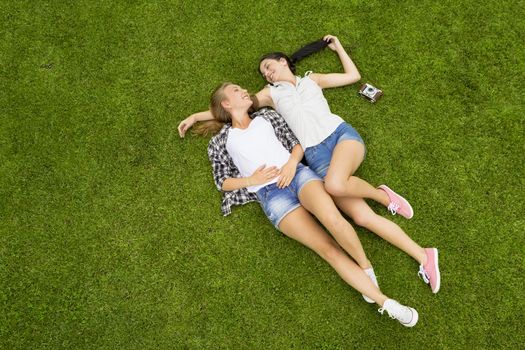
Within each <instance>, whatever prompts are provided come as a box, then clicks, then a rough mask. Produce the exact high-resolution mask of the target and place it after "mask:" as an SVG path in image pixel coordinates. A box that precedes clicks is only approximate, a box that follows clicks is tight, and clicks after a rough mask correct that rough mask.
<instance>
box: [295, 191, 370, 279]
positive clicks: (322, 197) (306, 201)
mask: <svg viewBox="0 0 525 350" xmlns="http://www.w3.org/2000/svg"><path fill="white" fill-rule="evenodd" d="M299 200H300V201H301V204H302V206H303V207H304V208H305V209H306V210H308V211H309V212H310V213H312V214H313V215H314V216H315V217H316V218H317V219H319V221H320V222H321V223H322V224H323V226H324V227H326V229H327V230H328V231H329V232H330V233H331V234H332V236H334V238H335V239H336V241H337V243H339V245H340V246H341V247H342V248H343V249H344V250H345V251H346V252H347V253H348V254H350V256H351V257H352V258H354V260H355V261H356V262H357V264H358V265H359V266H361V268H362V269H367V268H369V267H370V261H368V259H367V257H366V254H365V251H364V250H363V246H362V245H361V241H360V240H359V237H358V236H357V233H356V232H355V230H354V228H353V227H352V225H350V223H349V222H348V221H346V220H345V218H344V217H343V215H341V213H340V212H339V209H337V207H336V206H335V203H334V201H333V200H332V198H331V197H330V195H329V194H328V193H326V191H325V189H324V187H323V184H322V182H321V181H310V182H308V183H307V184H306V185H304V186H303V188H302V189H301V191H300V192H299Z"/></svg>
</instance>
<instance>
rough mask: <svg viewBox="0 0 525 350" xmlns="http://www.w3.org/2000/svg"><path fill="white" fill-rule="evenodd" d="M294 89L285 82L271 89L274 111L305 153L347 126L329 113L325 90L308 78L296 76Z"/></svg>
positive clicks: (290, 84) (340, 119)
mask: <svg viewBox="0 0 525 350" xmlns="http://www.w3.org/2000/svg"><path fill="white" fill-rule="evenodd" d="M295 78H296V83H295V86H294V85H293V84H292V83H289V82H286V81H280V82H276V83H275V84H274V86H271V85H270V95H271V97H272V100H273V103H274V105H275V109H276V110H277V112H279V113H280V114H281V115H282V116H283V118H284V120H286V123H287V124H288V126H289V127H290V129H292V131H293V133H294V134H295V136H296V137H297V138H298V139H299V142H300V143H301V146H302V147H303V149H306V148H307V147H311V146H315V145H318V144H320V143H321V142H322V141H323V140H324V139H326V138H327V137H328V136H330V135H331V134H332V133H333V132H334V131H335V129H337V127H338V126H339V125H340V124H341V123H343V122H344V120H343V119H342V118H341V117H339V116H338V115H335V114H333V113H332V112H331V111H330V107H329V106H328V102H327V101H326V98H325V97H324V95H323V90H322V89H321V87H319V85H317V83H316V82H315V81H313V80H312V79H311V78H310V77H309V76H305V77H304V78H301V77H299V76H296V77H295Z"/></svg>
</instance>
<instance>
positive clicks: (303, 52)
mask: <svg viewBox="0 0 525 350" xmlns="http://www.w3.org/2000/svg"><path fill="white" fill-rule="evenodd" d="M329 43H330V42H328V41H325V40H323V39H320V40H316V41H314V42H311V43H309V44H307V45H305V46H303V47H301V48H300V49H299V50H297V51H296V52H294V53H293V54H292V55H291V56H290V57H288V56H287V55H286V54H285V53H283V52H271V53H268V54H266V55H263V56H262V57H261V59H260V60H259V67H260V66H261V62H262V61H264V60H266V59H271V60H276V61H278V60H280V59H281V58H284V59H285V60H286V62H287V63H288V67H290V70H291V71H292V73H293V74H295V64H296V63H297V62H299V61H300V60H302V59H303V58H305V57H307V56H310V55H311V54H313V53H316V52H319V51H321V50H322V49H324V48H325V47H327V46H328V44H329ZM259 73H261V71H260V70H259Z"/></svg>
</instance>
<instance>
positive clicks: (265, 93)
mask: <svg viewBox="0 0 525 350" xmlns="http://www.w3.org/2000/svg"><path fill="white" fill-rule="evenodd" d="M255 98H256V103H257V105H258V106H257V108H262V107H272V108H273V109H275V106H274V105H273V100H272V95H271V94H270V88H269V87H265V88H264V89H262V90H261V91H259V92H258V93H256V94H255Z"/></svg>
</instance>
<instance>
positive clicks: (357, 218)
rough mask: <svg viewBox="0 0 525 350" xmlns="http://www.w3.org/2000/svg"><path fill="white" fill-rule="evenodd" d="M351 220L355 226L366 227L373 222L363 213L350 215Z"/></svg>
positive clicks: (369, 216) (371, 218)
mask: <svg viewBox="0 0 525 350" xmlns="http://www.w3.org/2000/svg"><path fill="white" fill-rule="evenodd" d="M352 220H353V221H354V222H355V224H356V225H357V226H361V227H368V226H369V225H370V223H371V222H372V220H373V217H371V215H368V214H364V213H352Z"/></svg>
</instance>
